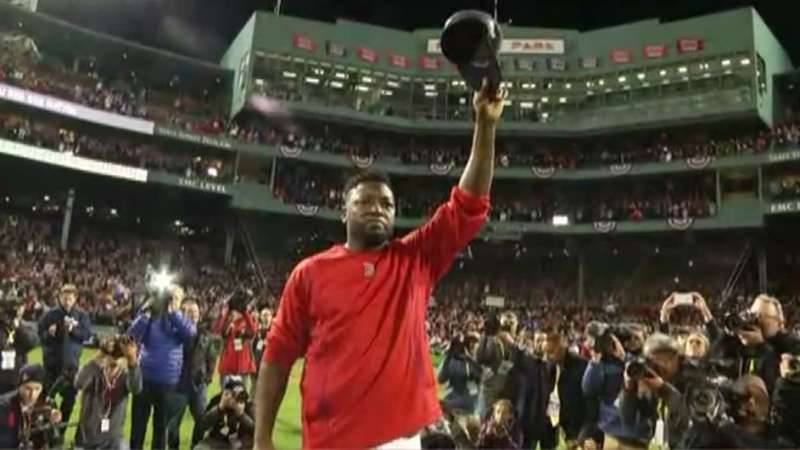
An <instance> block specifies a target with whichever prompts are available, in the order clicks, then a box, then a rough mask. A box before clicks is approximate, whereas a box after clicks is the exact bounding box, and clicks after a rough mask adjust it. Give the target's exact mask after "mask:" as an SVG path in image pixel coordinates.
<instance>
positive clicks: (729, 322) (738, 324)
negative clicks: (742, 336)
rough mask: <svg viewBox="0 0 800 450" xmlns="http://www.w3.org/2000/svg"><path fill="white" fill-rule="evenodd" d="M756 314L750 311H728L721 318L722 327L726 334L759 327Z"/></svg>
mask: <svg viewBox="0 0 800 450" xmlns="http://www.w3.org/2000/svg"><path fill="white" fill-rule="evenodd" d="M759 324H760V322H759V319H758V314H755V313H753V312H751V311H739V312H736V311H730V312H728V313H726V314H725V317H724V318H723V319H722V327H723V328H724V329H725V332H726V333H728V334H736V332H737V331H741V330H747V329H754V328H759Z"/></svg>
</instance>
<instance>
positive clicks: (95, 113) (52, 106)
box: [0, 83, 155, 134]
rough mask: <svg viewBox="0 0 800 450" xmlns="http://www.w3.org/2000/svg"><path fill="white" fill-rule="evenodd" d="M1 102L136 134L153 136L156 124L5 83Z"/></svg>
mask: <svg viewBox="0 0 800 450" xmlns="http://www.w3.org/2000/svg"><path fill="white" fill-rule="evenodd" d="M0 100H6V101H9V102H14V103H19V104H22V105H25V106H30V107H32V108H37V109H41V110H44V111H49V112H52V113H55V114H59V115H62V116H69V117H74V118H76V119H79V120H84V121H87V122H92V123H96V124H99V125H105V126H108V127H113V128H119V129H123V130H128V131H133V132H136V133H142V134H153V129H154V127H155V124H154V123H153V122H150V121H149V120H142V119H137V118H135V117H127V116H122V115H119V114H114V113H110V112H106V111H101V110H99V109H93V108H87V107H86V106H83V105H79V104H77V103H72V102H68V101H64V100H60V99H57V98H55V97H51V96H49V95H42V94H38V93H36V92H33V91H28V90H25V89H20V88H17V87H14V86H11V85H8V84H5V83H0Z"/></svg>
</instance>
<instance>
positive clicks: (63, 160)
mask: <svg viewBox="0 0 800 450" xmlns="http://www.w3.org/2000/svg"><path fill="white" fill-rule="evenodd" d="M0 154H4V155H9V156H14V157H17V158H24V159H28V160H31V161H36V162H40V163H44V164H49V165H52V166H60V167H65V168H67V169H73V170H79V171H81V172H87V173H93V174H96V175H103V176H107V177H114V178H121V179H123V180H130V181H136V182H139V183H146V182H147V173H148V172H147V170H145V169H139V168H136V167H129V166H124V165H122V164H115V163H110V162H105V161H98V160H95V159H89V158H83V157H81V156H73V155H72V154H71V153H60V152H56V151H54V150H47V149H44V148H39V147H33V146H31V145H25V144H21V143H19V142H13V141H6V140H0Z"/></svg>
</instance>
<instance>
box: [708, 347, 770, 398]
mask: <svg viewBox="0 0 800 450" xmlns="http://www.w3.org/2000/svg"><path fill="white" fill-rule="evenodd" d="M709 357H710V358H712V359H721V360H727V361H730V362H731V364H730V369H728V370H726V371H725V373H724V375H725V376H727V377H728V378H730V379H732V380H736V379H738V378H739V377H741V376H743V375H748V374H752V375H758V376H759V377H761V379H762V380H764V383H765V384H766V385H767V391H768V392H772V391H773V389H774V387H775V380H776V379H777V378H778V365H779V364H780V355H779V354H777V353H776V352H775V350H774V349H773V347H772V345H770V344H769V341H767V342H763V343H761V344H758V345H753V346H748V347H745V346H744V344H742V341H740V340H739V338H738V337H736V336H731V335H729V334H723V335H722V336H720V338H719V339H717V341H716V342H715V343H714V345H713V346H712V347H711V351H710V352H709Z"/></svg>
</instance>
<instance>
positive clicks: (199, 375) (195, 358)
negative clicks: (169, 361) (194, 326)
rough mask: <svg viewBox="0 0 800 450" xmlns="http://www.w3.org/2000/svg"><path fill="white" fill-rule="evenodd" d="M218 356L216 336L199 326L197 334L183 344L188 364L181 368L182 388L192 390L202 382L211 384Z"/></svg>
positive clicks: (184, 355) (184, 357)
mask: <svg viewBox="0 0 800 450" xmlns="http://www.w3.org/2000/svg"><path fill="white" fill-rule="evenodd" d="M217 356H218V355H217V348H216V345H215V343H214V336H212V335H211V334H210V333H208V332H207V331H205V330H203V329H201V328H198V330H197V334H196V335H195V336H192V337H190V338H189V340H188V341H187V342H185V343H184V345H183V360H184V361H186V364H184V365H183V366H182V368H181V378H180V384H179V385H180V388H181V389H182V390H189V391H191V390H193V389H194V388H195V387H197V386H199V385H201V384H206V385H209V384H211V379H212V378H213V377H214V367H215V366H216V364H217Z"/></svg>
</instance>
